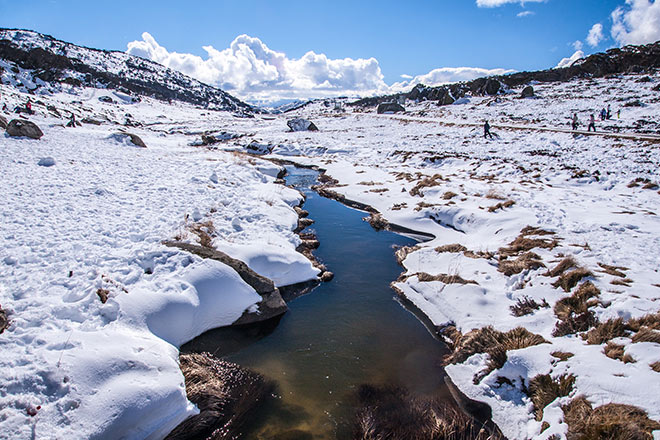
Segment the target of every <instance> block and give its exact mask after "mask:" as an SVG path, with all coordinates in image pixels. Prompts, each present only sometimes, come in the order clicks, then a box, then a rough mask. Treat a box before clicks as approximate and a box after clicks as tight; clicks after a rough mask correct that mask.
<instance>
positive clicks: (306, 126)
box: [286, 118, 318, 131]
mask: <svg viewBox="0 0 660 440" xmlns="http://www.w3.org/2000/svg"><path fill="white" fill-rule="evenodd" d="M286 125H288V126H289V128H290V129H291V131H318V127H317V126H316V125H314V123H313V122H312V121H309V120H307V119H303V118H295V119H289V120H288V121H286Z"/></svg>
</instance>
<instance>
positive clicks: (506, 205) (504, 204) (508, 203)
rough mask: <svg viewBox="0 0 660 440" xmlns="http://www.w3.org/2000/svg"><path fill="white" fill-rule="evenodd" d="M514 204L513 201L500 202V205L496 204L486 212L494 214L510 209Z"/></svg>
mask: <svg viewBox="0 0 660 440" xmlns="http://www.w3.org/2000/svg"><path fill="white" fill-rule="evenodd" d="M515 204H516V202H515V201H514V200H507V201H505V202H500V203H497V204H496V205H493V206H489V207H488V212H495V211H497V210H500V209H506V208H510V207H512V206H513V205H515Z"/></svg>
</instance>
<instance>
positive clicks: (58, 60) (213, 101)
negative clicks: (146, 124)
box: [0, 28, 258, 116]
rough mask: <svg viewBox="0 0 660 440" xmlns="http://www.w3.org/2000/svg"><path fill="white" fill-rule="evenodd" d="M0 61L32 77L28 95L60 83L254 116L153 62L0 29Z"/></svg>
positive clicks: (224, 95) (239, 104)
mask: <svg viewBox="0 0 660 440" xmlns="http://www.w3.org/2000/svg"><path fill="white" fill-rule="evenodd" d="M0 59H4V60H6V61H9V62H12V63H14V64H16V65H17V66H18V67H20V68H23V69H26V70H29V71H32V73H33V76H34V81H35V84H34V87H33V88H31V90H33V91H34V89H35V88H39V87H42V86H44V84H43V83H50V84H58V83H65V84H70V85H74V86H83V85H84V86H89V87H96V88H108V89H117V90H119V91H123V92H125V93H128V94H136V95H141V96H149V97H152V98H156V99H159V100H163V101H169V100H178V101H183V102H187V103H190V104H193V105H196V106H200V107H205V108H209V109H213V110H226V111H230V112H234V113H237V114H239V115H242V116H247V115H250V114H251V113H253V112H255V111H258V110H257V109H256V108H254V107H252V106H250V105H249V104H246V103H244V102H242V101H240V100H238V99H236V98H234V97H233V96H231V95H230V94H228V93H227V92H225V91H223V90H220V89H218V88H215V87H212V86H209V85H206V84H204V83H201V82H199V81H197V80H195V79H192V78H190V77H188V76H186V75H184V74H182V73H180V72H177V71H175V70H172V69H168V68H167V67H164V66H162V65H160V64H158V63H155V62H153V61H149V60H146V59H143V58H139V57H136V56H133V55H129V54H126V53H124V52H119V51H108V50H98V49H91V48H87V47H82V46H77V45H75V44H71V43H66V42H64V41H60V40H57V39H55V38H53V37H51V36H49V35H44V34H40V33H38V32H34V31H28V30H21V29H4V28H0ZM39 80H40V81H39ZM41 82H43V83H41Z"/></svg>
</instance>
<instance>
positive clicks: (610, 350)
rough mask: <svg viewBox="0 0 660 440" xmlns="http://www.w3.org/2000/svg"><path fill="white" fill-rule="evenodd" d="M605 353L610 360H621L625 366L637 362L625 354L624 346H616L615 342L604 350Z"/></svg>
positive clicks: (608, 344) (610, 343) (609, 343)
mask: <svg viewBox="0 0 660 440" xmlns="http://www.w3.org/2000/svg"><path fill="white" fill-rule="evenodd" d="M603 353H604V354H605V356H607V357H608V358H610V359H617V360H620V361H621V362H623V363H624V364H630V363H635V362H636V361H635V359H634V358H633V357H632V356H630V355H629V354H626V353H625V347H624V346H623V345H619V344H615V343H614V342H608V343H607V345H606V346H605V348H604V349H603Z"/></svg>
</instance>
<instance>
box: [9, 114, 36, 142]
mask: <svg viewBox="0 0 660 440" xmlns="http://www.w3.org/2000/svg"><path fill="white" fill-rule="evenodd" d="M7 134H8V135H9V136H16V137H20V136H25V137H29V138H31V139H39V138H41V136H43V135H44V133H43V132H42V131H41V129H40V128H39V127H37V124H35V123H34V122H30V121H26V120H25V119H12V121H11V122H10V123H9V124H8V125H7Z"/></svg>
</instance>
